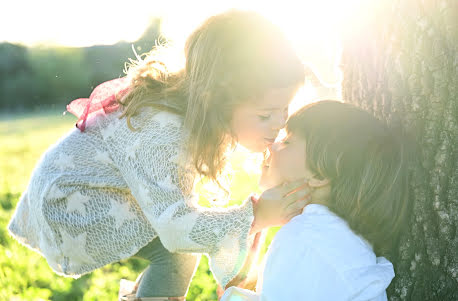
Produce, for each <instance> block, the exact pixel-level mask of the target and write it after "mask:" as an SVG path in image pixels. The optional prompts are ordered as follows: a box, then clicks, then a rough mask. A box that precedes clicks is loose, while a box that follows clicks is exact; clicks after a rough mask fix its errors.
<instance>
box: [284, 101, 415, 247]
mask: <svg viewBox="0 0 458 301" xmlns="http://www.w3.org/2000/svg"><path fill="white" fill-rule="evenodd" d="M286 129H287V131H288V133H291V134H294V135H295V136H297V137H299V138H302V139H304V140H305V143H306V164H307V167H308V168H309V169H310V170H311V171H312V172H313V173H315V175H316V176H317V177H319V178H327V179H329V180H330V185H331V195H330V198H329V200H328V207H329V209H330V210H331V211H333V212H334V213H336V214H337V215H338V216H340V217H342V218H343V219H345V220H346V221H347V222H348V224H349V226H350V228H351V229H352V230H353V231H354V232H356V233H357V234H360V235H362V236H363V237H364V238H365V239H366V240H368V241H369V242H370V243H371V244H372V246H373V248H374V252H375V253H376V254H378V255H379V254H386V253H389V252H390V251H391V248H392V245H393V244H394V243H395V242H396V238H397V236H398V234H399V232H400V230H401V227H402V225H403V222H404V220H405V217H406V214H407V212H408V210H409V206H408V178H409V177H408V174H409V173H408V166H407V162H408V154H407V148H406V145H405V144H404V143H403V141H402V140H403V138H402V134H401V133H400V132H396V131H394V130H393V129H390V128H389V127H388V126H387V125H386V124H384V123H383V122H382V121H380V120H378V119H376V118H375V117H374V116H372V115H371V114H370V113H368V112H366V111H364V110H362V109H359V108H357V107H355V106H353V105H350V104H346V103H342V102H338V101H327V100H326V101H319V102H316V103H312V104H310V105H307V106H305V107H303V108H302V109H301V110H299V111H298V112H296V113H295V114H294V115H293V116H291V117H290V119H289V120H288V123H287V126H286Z"/></svg>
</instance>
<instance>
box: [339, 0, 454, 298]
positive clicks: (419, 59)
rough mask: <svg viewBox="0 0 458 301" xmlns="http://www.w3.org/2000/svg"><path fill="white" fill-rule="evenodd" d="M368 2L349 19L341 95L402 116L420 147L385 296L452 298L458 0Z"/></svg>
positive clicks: (393, 119) (394, 118)
mask: <svg viewBox="0 0 458 301" xmlns="http://www.w3.org/2000/svg"><path fill="white" fill-rule="evenodd" d="M370 2H373V3H374V2H375V3H376V5H374V4H373V3H372V5H371V6H367V7H361V12H364V13H361V12H359V13H358V12H357V13H358V16H359V17H355V18H354V20H356V21H355V22H354V23H350V22H349V24H348V25H349V29H348V33H347V36H346V40H345V42H344V52H343V58H342V69H343V73H344V81H343V97H344V99H345V101H348V102H351V103H354V104H356V105H359V106H361V107H362V108H364V109H366V110H368V111H370V112H372V113H373V114H374V115H376V116H377V117H379V118H380V119H383V120H386V121H387V122H388V123H390V124H392V125H393V123H400V124H401V125H402V127H404V128H405V130H406V131H407V132H408V133H410V134H411V135H412V137H413V138H414V140H415V142H416V146H417V153H418V158H417V159H418V161H417V164H416V165H415V166H413V167H412V178H413V179H412V183H411V186H410V191H411V196H410V201H412V203H413V210H412V215H411V218H410V223H409V225H408V226H406V229H405V233H404V234H403V236H402V237H401V240H400V243H399V246H398V249H397V250H396V251H395V255H394V256H393V258H392V261H393V263H394V266H395V273H396V277H395V278H394V280H393V282H392V283H391V285H390V287H389V289H388V295H389V299H390V300H413V301H417V300H458V252H457V250H458V229H457V226H458V161H457V157H458V153H457V144H458V141H457V138H458V103H457V98H458V74H457V73H458V1H456V0H441V1H439V0H423V1H417V0H386V1H381V0H379V1H370ZM350 27H351V28H350Z"/></svg>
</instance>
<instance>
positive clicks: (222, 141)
mask: <svg viewBox="0 0 458 301" xmlns="http://www.w3.org/2000/svg"><path fill="white" fill-rule="evenodd" d="M184 50H185V51H184V52H185V59H186V64H185V67H184V69H182V70H180V71H178V72H169V71H168V70H167V66H166V65H165V64H164V63H163V62H161V61H160V60H158V59H157V57H156V52H155V51H154V50H153V51H152V52H150V53H148V54H146V55H145V56H144V58H141V59H139V60H138V62H136V63H135V64H131V65H130V66H129V68H128V70H127V74H128V76H129V77H130V79H131V89H130V92H129V93H128V94H127V95H126V96H124V97H123V98H122V99H120V103H121V104H122V105H123V107H124V111H123V114H122V117H127V123H128V125H129V127H131V124H130V117H132V116H133V115H135V114H136V113H138V112H139V110H140V108H142V107H144V106H153V107H155V108H158V109H160V110H167V111H170V112H173V113H176V114H179V115H181V116H183V119H184V124H183V126H184V128H185V130H186V131H187V133H188V134H189V135H188V136H187V137H188V138H187V139H186V141H184V145H185V149H186V153H187V156H188V158H191V160H192V162H193V165H194V166H195V168H196V169H197V171H198V173H199V174H200V175H202V176H206V177H208V178H209V179H210V180H217V176H218V175H219V173H220V172H221V170H222V169H223V167H224V165H225V153H226V151H227V150H228V149H229V148H230V147H231V146H234V145H235V143H236V142H237V137H235V136H234V134H233V132H232V129H231V126H230V125H231V119H232V113H233V111H234V108H235V107H236V106H237V105H239V104H240V103H242V102H246V101H250V100H254V99H256V98H257V97H259V96H261V95H262V94H263V93H265V92H266V91H268V90H269V89H277V88H287V87H291V89H297V88H298V87H299V86H300V85H301V84H303V82H304V79H305V71H304V66H303V64H302V62H301V60H300V59H299V57H298V56H297V54H296V53H295V51H294V50H293V48H292V47H291V45H290V43H289V42H288V41H287V39H286V38H285V36H284V35H283V33H282V32H281V31H280V30H279V29H278V28H277V27H276V26H274V25H273V24H272V23H271V22H269V21H268V20H267V19H265V18H264V17H262V16H260V15H258V14H256V13H253V12H245V11H237V10H232V11H228V12H226V13H222V14H219V15H216V16H213V17H210V18H209V19H207V20H206V22H205V23H203V24H202V25H201V26H200V27H198V28H197V29H196V30H195V31H194V32H193V33H192V34H191V35H190V36H189V38H188V39H187V41H186V45H185V49H184ZM131 129H132V130H134V129H133V128H132V127H131Z"/></svg>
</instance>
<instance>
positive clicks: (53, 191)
mask: <svg viewBox="0 0 458 301" xmlns="http://www.w3.org/2000/svg"><path fill="white" fill-rule="evenodd" d="M65 196H66V195H65V193H64V192H63V191H62V190H60V189H59V187H57V185H56V184H53V185H52V186H51V188H50V189H49V191H48V195H47V197H48V198H49V199H61V198H64V197H65Z"/></svg>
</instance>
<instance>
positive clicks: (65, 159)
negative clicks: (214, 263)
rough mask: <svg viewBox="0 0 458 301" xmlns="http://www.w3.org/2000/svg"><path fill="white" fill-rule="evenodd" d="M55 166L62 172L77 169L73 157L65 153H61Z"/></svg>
mask: <svg viewBox="0 0 458 301" xmlns="http://www.w3.org/2000/svg"><path fill="white" fill-rule="evenodd" d="M54 165H55V166H56V167H57V168H59V170H61V171H63V170H66V169H69V168H75V164H74V163H73V156H70V155H67V154H65V153H63V152H61V153H60V154H59V157H58V158H57V160H55V161H54Z"/></svg>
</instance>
